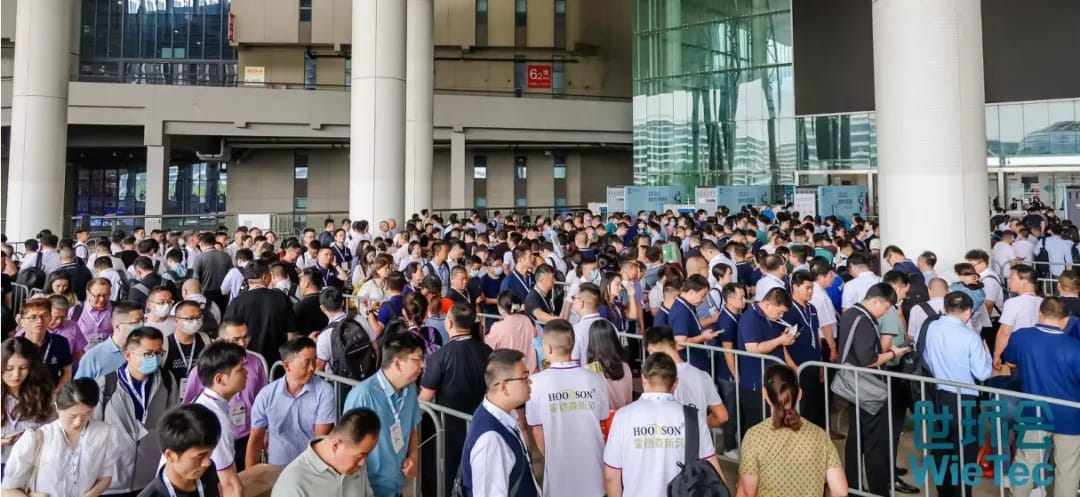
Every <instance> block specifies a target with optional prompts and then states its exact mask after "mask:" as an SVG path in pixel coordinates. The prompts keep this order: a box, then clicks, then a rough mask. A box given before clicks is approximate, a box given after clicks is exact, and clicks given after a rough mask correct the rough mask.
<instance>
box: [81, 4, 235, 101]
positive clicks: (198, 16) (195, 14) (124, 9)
mask: <svg viewBox="0 0 1080 497" xmlns="http://www.w3.org/2000/svg"><path fill="white" fill-rule="evenodd" d="M229 5H230V0H82V38H81V40H80V44H81V53H80V63H79V79H81V80H84V81H109V82H125V83H143V84H170V85H214V86H218V85H231V84H234V83H235V81H236V49H235V48H233V47H230V46H229Z"/></svg>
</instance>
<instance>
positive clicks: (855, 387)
mask: <svg viewBox="0 0 1080 497" xmlns="http://www.w3.org/2000/svg"><path fill="white" fill-rule="evenodd" d="M862 319H863V317H862V316H859V317H856V318H855V323H854V324H852V326H851V336H849V337H848V340H847V343H846V344H844V352H843V355H842V356H841V357H840V364H847V358H848V355H849V354H850V353H851V344H852V342H854V341H855V333H856V332H857V331H858V329H859V323H860V322H861V321H862ZM830 389H831V390H832V393H834V394H836V395H839V396H840V397H841V398H843V399H844V400H846V401H848V402H851V403H853V404H856V405H858V406H859V408H860V409H862V410H863V411H866V412H868V413H870V415H875V414H877V413H878V411H880V410H881V408H882V407H884V406H885V402H887V401H888V398H889V386H888V385H887V384H886V383H885V380H883V379H881V377H880V376H878V375H876V374H873V373H865V372H862V371H855V370H851V369H841V370H840V371H839V372H837V373H836V379H834V380H833V382H832V387H830Z"/></svg>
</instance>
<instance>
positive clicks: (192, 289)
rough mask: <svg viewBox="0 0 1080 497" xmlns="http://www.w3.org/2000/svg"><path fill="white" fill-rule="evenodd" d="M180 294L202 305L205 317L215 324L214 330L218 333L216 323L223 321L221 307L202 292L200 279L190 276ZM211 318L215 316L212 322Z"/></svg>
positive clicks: (208, 321) (207, 320)
mask: <svg viewBox="0 0 1080 497" xmlns="http://www.w3.org/2000/svg"><path fill="white" fill-rule="evenodd" d="M180 294H181V295H182V296H183V298H184V300H193V301H195V302H198V303H199V305H201V306H202V309H203V319H204V320H205V321H206V322H207V323H211V324H213V326H212V327H213V332H215V335H216V332H217V326H216V323H220V322H221V308H220V307H218V305H217V304H216V303H214V302H213V301H211V300H208V299H207V298H206V296H204V295H203V294H202V287H201V286H199V279H198V278H189V279H187V280H184V285H183V286H182V287H181V288H180ZM210 318H213V321H212V322H211V321H210ZM208 332H209V330H208Z"/></svg>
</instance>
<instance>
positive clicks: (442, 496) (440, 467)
mask: <svg viewBox="0 0 1080 497" xmlns="http://www.w3.org/2000/svg"><path fill="white" fill-rule="evenodd" d="M279 372H280V374H279ZM268 373H269V375H270V379H271V381H273V380H274V379H275V378H280V377H281V375H284V374H285V365H284V363H283V362H281V361H278V362H275V363H274V364H273V365H272V366H270V370H269V371H268ZM315 375H316V376H319V377H320V378H322V379H324V380H326V381H327V382H329V383H330V384H331V385H332V386H333V387H334V404H335V405H336V406H337V412H338V413H344V412H345V399H346V398H347V397H348V395H349V391H350V390H352V388H353V387H355V386H356V385H358V384H360V382H359V381H356V380H353V379H351V378H345V377H343V376H337V375H335V374H332V373H328V372H326V371H316V372H315ZM420 412H421V413H422V414H423V415H426V416H430V417H431V421H432V424H434V425H435V434H434V435H433V436H431V437H428V438H427V439H420V440H419V444H418V445H419V451H418V452H419V453H418V460H417V470H416V476H415V477H414V478H412V479H411V484H412V487H413V488H412V495H413V496H414V497H420V493H421V485H420V475H421V474H422V471H423V469H424V458H423V453H424V451H423V448H424V446H425V445H427V444H429V443H435V454H436V456H435V457H436V459H435V472H436V477H437V480H436V488H437V492H438V493H437V497H446V496H447V495H449V493H450V490H451V489H449V488H446V450H447V447H446V426H447V418H448V417H449V418H453V419H459V420H461V421H462V422H464V423H465V429H466V430H468V429H469V426H470V425H471V424H472V414H469V413H465V412H461V411H456V410H454V409H450V408H448V407H444V406H440V405H438V404H435V403H431V402H424V401H420ZM418 430H419V428H418ZM406 489H407V486H406Z"/></svg>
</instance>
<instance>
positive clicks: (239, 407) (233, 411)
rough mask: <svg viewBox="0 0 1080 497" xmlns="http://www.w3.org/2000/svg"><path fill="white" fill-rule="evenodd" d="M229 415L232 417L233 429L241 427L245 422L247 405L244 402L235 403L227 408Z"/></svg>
mask: <svg viewBox="0 0 1080 497" xmlns="http://www.w3.org/2000/svg"><path fill="white" fill-rule="evenodd" d="M229 412H230V414H229V417H230V418H231V419H232V424H233V428H234V429H237V430H239V429H241V428H243V427H244V426H245V425H246V424H247V406H246V405H244V404H236V405H234V406H232V407H231V408H230V410H229Z"/></svg>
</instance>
